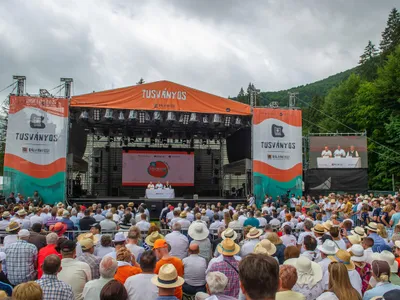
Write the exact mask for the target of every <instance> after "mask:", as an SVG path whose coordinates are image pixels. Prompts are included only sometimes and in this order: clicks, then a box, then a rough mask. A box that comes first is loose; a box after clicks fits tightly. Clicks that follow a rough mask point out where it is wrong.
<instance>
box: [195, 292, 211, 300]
mask: <svg viewBox="0 0 400 300" xmlns="http://www.w3.org/2000/svg"><path fill="white" fill-rule="evenodd" d="M208 297H210V295H209V294H207V293H203V292H197V293H196V296H194V300H205V299H207V298H208Z"/></svg>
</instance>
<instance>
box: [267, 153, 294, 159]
mask: <svg viewBox="0 0 400 300" xmlns="http://www.w3.org/2000/svg"><path fill="white" fill-rule="evenodd" d="M267 157H268V159H269V160H290V155H284V154H268V156H267Z"/></svg>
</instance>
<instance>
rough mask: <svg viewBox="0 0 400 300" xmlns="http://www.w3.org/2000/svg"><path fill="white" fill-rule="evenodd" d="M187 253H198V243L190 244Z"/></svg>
mask: <svg viewBox="0 0 400 300" xmlns="http://www.w3.org/2000/svg"><path fill="white" fill-rule="evenodd" d="M188 253H189V255H192V254H199V253H200V248H199V245H198V244H190V245H189V250H188Z"/></svg>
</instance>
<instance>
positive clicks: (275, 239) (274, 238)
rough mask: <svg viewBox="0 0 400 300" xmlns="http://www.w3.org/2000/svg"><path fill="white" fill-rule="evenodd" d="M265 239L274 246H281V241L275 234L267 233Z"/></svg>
mask: <svg viewBox="0 0 400 300" xmlns="http://www.w3.org/2000/svg"><path fill="white" fill-rule="evenodd" d="M267 239H268V240H269V241H270V242H271V243H272V244H274V245H280V244H282V240H281V238H280V237H279V236H278V234H277V233H276V232H271V233H269V234H268V236H267Z"/></svg>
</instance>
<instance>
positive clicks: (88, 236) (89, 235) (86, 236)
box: [76, 232, 118, 244]
mask: <svg viewBox="0 0 400 300" xmlns="http://www.w3.org/2000/svg"><path fill="white" fill-rule="evenodd" d="M117 234H118V233H117ZM83 239H91V240H93V243H95V244H97V242H98V241H99V239H98V237H97V236H95V235H93V233H91V232H87V233H81V234H80V235H78V237H77V238H76V240H77V241H78V242H80V241H81V240H83Z"/></svg>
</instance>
